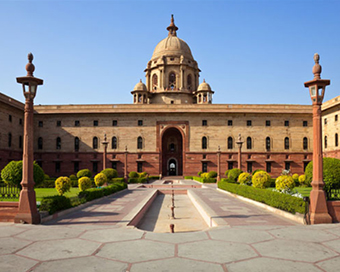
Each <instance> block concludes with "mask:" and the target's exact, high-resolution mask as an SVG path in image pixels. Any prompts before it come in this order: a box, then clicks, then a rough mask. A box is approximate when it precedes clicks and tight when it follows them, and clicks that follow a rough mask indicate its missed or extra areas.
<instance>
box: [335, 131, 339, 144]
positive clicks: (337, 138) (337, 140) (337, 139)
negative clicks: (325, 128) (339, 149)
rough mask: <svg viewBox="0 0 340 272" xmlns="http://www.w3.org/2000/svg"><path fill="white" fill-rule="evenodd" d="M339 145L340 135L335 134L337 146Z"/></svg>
mask: <svg viewBox="0 0 340 272" xmlns="http://www.w3.org/2000/svg"><path fill="white" fill-rule="evenodd" d="M338 145H339V137H338V133H335V146H338Z"/></svg>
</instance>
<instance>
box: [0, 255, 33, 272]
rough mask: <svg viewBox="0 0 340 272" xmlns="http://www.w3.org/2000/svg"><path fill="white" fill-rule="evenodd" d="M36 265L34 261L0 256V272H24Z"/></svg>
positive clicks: (12, 256) (13, 256)
mask: <svg viewBox="0 0 340 272" xmlns="http://www.w3.org/2000/svg"><path fill="white" fill-rule="evenodd" d="M37 263H38V262H36V261H33V260H30V259H27V258H24V257H20V256H16V255H4V256H0V271H3V272H26V271H27V270H28V269H30V268H31V267H33V266H34V265H36V264H37Z"/></svg>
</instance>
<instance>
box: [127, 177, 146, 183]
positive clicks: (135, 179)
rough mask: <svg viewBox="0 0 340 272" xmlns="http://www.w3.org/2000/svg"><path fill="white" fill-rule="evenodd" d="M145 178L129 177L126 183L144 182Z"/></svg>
mask: <svg viewBox="0 0 340 272" xmlns="http://www.w3.org/2000/svg"><path fill="white" fill-rule="evenodd" d="M147 181H148V179H147V178H129V179H128V183H145V182H147Z"/></svg>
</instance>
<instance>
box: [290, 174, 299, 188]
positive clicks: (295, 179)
mask: <svg viewBox="0 0 340 272" xmlns="http://www.w3.org/2000/svg"><path fill="white" fill-rule="evenodd" d="M292 178H293V180H294V182H295V186H299V174H293V175H292Z"/></svg>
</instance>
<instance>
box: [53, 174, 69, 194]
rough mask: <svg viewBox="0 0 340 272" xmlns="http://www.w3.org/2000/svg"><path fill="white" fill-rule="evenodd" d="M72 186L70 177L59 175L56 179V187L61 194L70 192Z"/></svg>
mask: <svg viewBox="0 0 340 272" xmlns="http://www.w3.org/2000/svg"><path fill="white" fill-rule="evenodd" d="M70 188H71V180H70V179H69V178H68V177H59V178H57V179H56V180H55V189H56V190H57V192H58V194H59V195H63V194H64V193H66V192H69V191H70Z"/></svg>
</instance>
